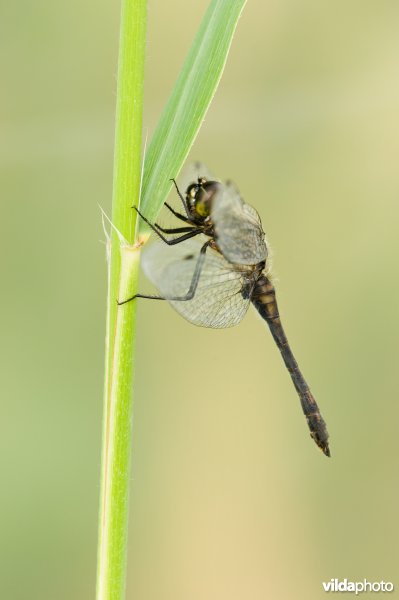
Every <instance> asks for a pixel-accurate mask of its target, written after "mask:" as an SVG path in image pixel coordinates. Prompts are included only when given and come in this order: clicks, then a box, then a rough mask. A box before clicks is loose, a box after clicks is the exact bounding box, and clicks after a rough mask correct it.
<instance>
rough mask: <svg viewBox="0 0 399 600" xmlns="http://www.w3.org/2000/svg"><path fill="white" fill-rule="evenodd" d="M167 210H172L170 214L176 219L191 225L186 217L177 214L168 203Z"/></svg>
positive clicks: (166, 204)
mask: <svg viewBox="0 0 399 600" xmlns="http://www.w3.org/2000/svg"><path fill="white" fill-rule="evenodd" d="M164 204H165V206H166V208H168V209H169V210H170V212H171V213H172V214H173V215H175V217H177V218H178V219H180V221H184V222H185V223H189V222H190V220H189V219H188V218H187V217H185V216H184V215H182V214H180V213H179V212H177V210H175V209H174V208H172V206H171V205H170V204H168V203H167V202H165V203H164Z"/></svg>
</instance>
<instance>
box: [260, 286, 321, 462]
mask: <svg viewBox="0 0 399 600" xmlns="http://www.w3.org/2000/svg"><path fill="white" fill-rule="evenodd" d="M251 300H252V304H253V305H254V306H255V308H256V310H257V311H258V313H259V314H260V315H261V317H262V318H263V319H264V320H265V321H266V322H267V324H268V326H269V329H270V331H271V334H272V336H273V338H274V341H275V342H276V344H277V346H278V348H279V350H280V352H281V355H282V357H283V360H284V363H285V365H286V367H287V369H288V371H289V373H290V375H291V379H292V382H293V384H294V386H295V389H296V391H297V393H298V395H299V398H300V401H301V405H302V410H303V412H304V415H305V417H306V420H307V423H308V426H309V429H310V435H311V436H312V438H313V439H314V441H315V442H316V444H317V445H318V446H319V448H321V449H322V450H323V452H324V454H325V455H326V456H330V450H329V447H328V431H327V427H326V424H325V422H324V419H323V417H322V416H321V414H320V410H319V407H318V406H317V402H316V400H315V399H314V397H313V394H312V393H311V391H310V389H309V386H308V384H307V383H306V381H305V378H304V377H303V375H302V373H301V371H300V369H299V367H298V363H297V362H296V360H295V357H294V355H293V353H292V350H291V348H290V346H289V343H288V340H287V336H286V335H285V332H284V329H283V326H282V324H281V320H280V315H279V311H278V306H277V300H276V291H275V289H274V286H273V284H272V282H271V281H270V279H269V278H268V277H267V276H266V275H264V274H262V275H260V277H259V279H258V280H257V282H256V284H255V288H254V290H253V292H252V296H251Z"/></svg>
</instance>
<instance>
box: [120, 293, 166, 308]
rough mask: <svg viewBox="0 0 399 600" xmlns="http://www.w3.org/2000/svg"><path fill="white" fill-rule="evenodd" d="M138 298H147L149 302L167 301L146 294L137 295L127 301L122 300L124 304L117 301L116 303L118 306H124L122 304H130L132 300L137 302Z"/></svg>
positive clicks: (160, 297)
mask: <svg viewBox="0 0 399 600" xmlns="http://www.w3.org/2000/svg"><path fill="white" fill-rule="evenodd" d="M136 298H147V299H148V300H165V298H163V297H162V296H147V295H146V294H135V295H134V296H131V297H130V298H128V299H127V300H122V302H118V301H117V302H116V303H117V305H118V306H122V304H127V303H128V302H131V301H132V300H136Z"/></svg>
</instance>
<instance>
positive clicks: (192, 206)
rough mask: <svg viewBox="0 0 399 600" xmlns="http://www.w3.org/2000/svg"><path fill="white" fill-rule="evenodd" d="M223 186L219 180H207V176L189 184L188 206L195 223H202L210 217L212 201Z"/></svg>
mask: <svg viewBox="0 0 399 600" xmlns="http://www.w3.org/2000/svg"><path fill="white" fill-rule="evenodd" d="M221 187H222V184H221V183H220V182H219V181H207V179H205V177H198V180H197V182H196V183H192V184H191V185H189V186H188V188H187V191H186V206H187V211H188V213H189V215H190V218H191V220H192V221H193V223H196V224H202V223H204V222H205V221H206V219H208V218H209V217H210V214H211V208H212V202H213V200H214V198H215V196H216V195H217V194H218V193H219V192H220V189H221Z"/></svg>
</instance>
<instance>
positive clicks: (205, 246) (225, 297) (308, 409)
mask: <svg viewBox="0 0 399 600" xmlns="http://www.w3.org/2000/svg"><path fill="white" fill-rule="evenodd" d="M191 171H193V172H196V177H194V174H193V175H188V176H187V175H186V179H187V180H188V182H189V183H188V185H187V187H186V190H185V194H184V195H183V194H182V193H181V192H180V189H179V187H178V185H177V183H176V181H175V180H174V179H172V180H171V181H173V183H174V185H175V188H176V191H177V194H178V196H179V198H180V200H181V203H182V206H183V212H178V211H177V210H175V209H174V208H173V207H172V206H171V205H170V204H168V203H165V206H166V208H167V209H168V210H169V211H170V212H171V213H172V214H173V216H174V217H175V218H176V219H178V220H179V221H180V222H181V223H183V224H182V225H181V226H179V227H175V228H163V227H161V226H160V225H159V224H157V223H150V222H149V221H148V219H147V218H146V217H145V216H144V215H143V214H141V212H140V211H139V210H138V209H137V208H136V210H137V212H138V213H139V215H140V217H141V218H142V219H143V220H144V221H145V222H146V223H147V225H148V226H149V227H150V228H151V229H152V230H153V231H154V232H155V233H156V234H157V236H158V238H159V240H160V242H158V243H156V244H153V245H152V246H150V247H149V248H148V250H147V251H145V252H144V253H143V254H144V256H143V268H144V272H145V274H146V275H147V277H148V278H149V279H150V281H151V282H152V283H153V284H154V285H155V287H156V288H157V289H158V290H159V292H160V295H157V296H155V295H146V294H135V295H134V296H132V297H130V298H127V299H126V300H123V301H122V302H118V304H119V305H122V304H126V303H127V302H130V301H132V300H135V299H136V298H149V299H154V300H167V301H168V302H169V303H170V304H171V306H172V307H173V308H174V309H175V310H176V311H177V312H178V313H180V315H182V316H183V317H184V318H185V319H186V320H187V321H189V322H191V323H193V324H194V325H198V326H202V327H212V328H225V327H232V326H234V325H237V324H238V323H240V321H241V320H242V319H243V317H244V315H245V314H246V312H247V310H248V308H249V305H250V304H252V305H253V306H254V307H255V309H256V310H257V311H258V313H259V314H260V316H261V317H262V319H264V320H265V321H266V323H267V325H268V326H269V329H270V331H271V334H272V336H273V339H274V341H275V342H276V345H277V347H278V349H279V350H280V352H281V356H282V358H283V361H284V363H285V366H286V367H287V370H288V372H289V374H290V376H291V379H292V382H293V384H294V387H295V389H296V391H297V393H298V396H299V399H300V402H301V406H302V410H303V413H304V415H305V418H306V421H307V424H308V427H309V430H310V435H311V437H312V438H313V440H314V441H315V442H316V444H317V446H318V447H319V448H320V449H321V450H322V451H323V453H324V454H325V455H326V456H330V449H329V444H328V438H329V435H328V431H327V426H326V423H325V421H324V419H323V417H322V415H321V413H320V410H319V407H318V405H317V402H316V400H315V398H314V396H313V394H312V392H311V391H310V388H309V386H308V384H307V383H306V380H305V378H304V376H303V375H302V372H301V371H300V369H299V366H298V363H297V361H296V359H295V357H294V354H293V352H292V350H291V347H290V345H289V343H288V339H287V336H286V334H285V332H284V329H283V326H282V324H281V319H280V313H279V309H278V305H277V300H276V291H275V287H274V285H273V282H272V279H271V275H270V259H269V248H268V243H267V241H266V237H265V233H264V231H263V228H262V223H261V220H260V217H259V215H258V213H257V211H256V210H255V209H254V208H253V207H252V206H250V205H249V204H247V203H246V202H245V201H244V200H243V198H242V197H241V195H240V193H239V191H238V189H237V188H236V187H235V186H234V185H233V184H232V183H231V182H226V183H222V182H221V181H219V180H218V179H216V178H215V177H214V176H213V175H212V174H211V173H210V172H209V171H208V169H207V168H206V167H205V166H204V165H200V164H198V163H197V164H196V165H195V166H194V167H192V168H191ZM189 173H190V171H189ZM176 234H177V237H175V236H176ZM171 236H173V237H171ZM166 246H169V248H167V247H166Z"/></svg>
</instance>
